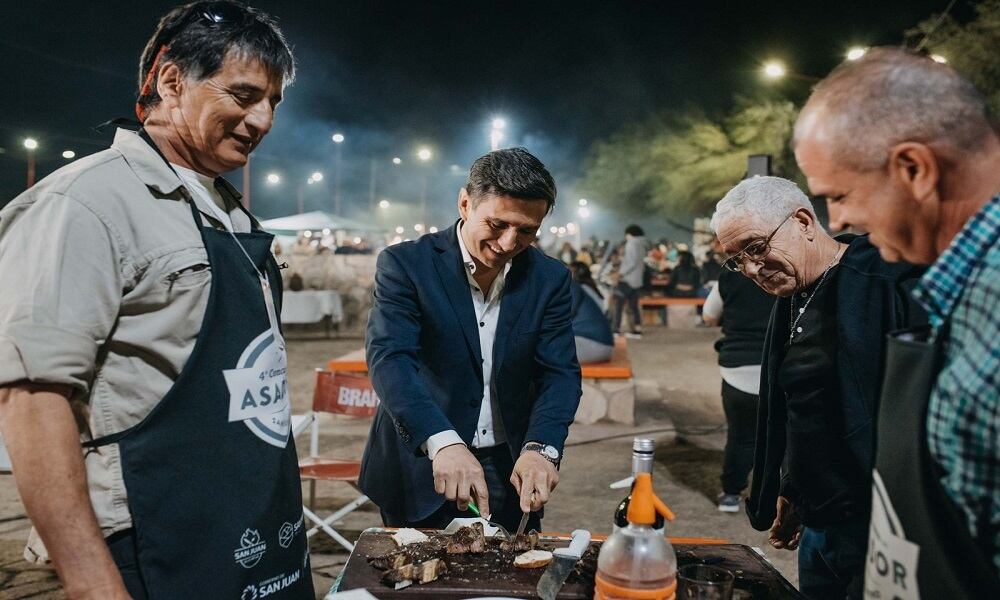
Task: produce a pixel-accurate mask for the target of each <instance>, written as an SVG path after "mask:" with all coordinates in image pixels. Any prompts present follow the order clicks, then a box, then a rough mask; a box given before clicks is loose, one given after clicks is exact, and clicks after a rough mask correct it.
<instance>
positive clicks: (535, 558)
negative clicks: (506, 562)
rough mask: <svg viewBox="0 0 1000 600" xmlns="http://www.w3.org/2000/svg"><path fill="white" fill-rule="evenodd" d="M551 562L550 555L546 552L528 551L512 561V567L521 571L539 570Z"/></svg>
mask: <svg viewBox="0 0 1000 600" xmlns="http://www.w3.org/2000/svg"><path fill="white" fill-rule="evenodd" d="M550 562H552V553H551V552H549V551H548V550H528V551H527V552H525V553H524V554H519V555H518V556H517V557H516V558H515V559H514V566H515V567H521V568H522V569H541V568H542V567H544V566H545V565H547V564H549V563H550Z"/></svg>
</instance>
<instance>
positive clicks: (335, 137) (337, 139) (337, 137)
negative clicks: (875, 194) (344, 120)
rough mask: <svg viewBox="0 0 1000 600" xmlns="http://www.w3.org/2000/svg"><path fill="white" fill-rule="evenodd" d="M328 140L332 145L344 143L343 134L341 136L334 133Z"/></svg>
mask: <svg viewBox="0 0 1000 600" xmlns="http://www.w3.org/2000/svg"><path fill="white" fill-rule="evenodd" d="M330 139H331V140H333V143H334V144H340V143H341V142H343V141H344V134H342V133H335V134H333V136H331V137H330Z"/></svg>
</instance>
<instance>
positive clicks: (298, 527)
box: [87, 190, 315, 600]
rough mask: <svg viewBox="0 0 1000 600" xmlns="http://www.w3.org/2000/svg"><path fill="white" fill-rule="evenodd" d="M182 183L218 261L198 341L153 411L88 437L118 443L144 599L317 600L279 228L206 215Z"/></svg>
mask: <svg viewBox="0 0 1000 600" xmlns="http://www.w3.org/2000/svg"><path fill="white" fill-rule="evenodd" d="M185 195H186V196H188V201H189V203H190V204H191V212H192V215H193V217H194V220H195V223H197V225H198V228H199V230H200V231H201V237H202V240H203V242H204V244H205V250H206V252H207V253H208V261H209V265H210V268H211V271H212V279H211V291H210V294H209V299H208V306H207V307H206V310H205V317H204V320H203V321H202V325H201V330H200V331H199V333H198V338H197V341H196V343H195V346H194V350H193V351H192V353H191V356H190V357H189V358H188V361H187V363H186V364H185V365H184V368H183V369H182V371H181V373H180V375H179V376H178V378H177V380H176V381H175V382H174V385H173V387H171V388H170V391H169V392H168V393H167V395H166V396H164V398H163V399H162V400H161V401H160V402H159V404H157V405H156V407H155V408H154V409H153V410H152V412H150V414H149V415H148V416H147V417H146V418H145V419H143V420H142V421H141V422H140V423H139V424H137V425H135V426H134V427H132V428H130V429H128V430H126V431H123V432H120V433H117V434H113V435H110V436H106V437H104V438H101V439H98V440H94V441H93V442H90V443H88V444H87V446H90V447H97V446H102V445H106V444H110V443H115V442H117V443H118V445H119V449H120V452H121V462H122V469H123V473H122V475H123V478H124V482H125V489H126V492H127V494H128V506H129V511H130V512H131V515H132V521H133V527H134V530H135V539H136V547H137V555H138V567H139V572H140V574H141V576H142V580H143V581H144V582H145V587H146V591H147V593H148V595H149V598H151V599H154V600H156V599H159V598H163V599H176V598H193V599H197V598H211V599H213V600H215V599H219V600H222V599H227V600H228V599H232V600H257V599H258V598H274V599H303V600H304V599H309V600H313V599H314V598H315V593H314V591H313V584H312V577H311V575H310V564H309V550H308V542H307V540H306V532H305V530H306V527H304V525H303V520H302V489H301V483H300V480H299V471H298V459H297V457H296V453H295V444H294V441H293V439H292V437H291V434H290V428H291V424H290V418H291V415H290V407H289V404H288V393H287V392H288V390H287V389H286V385H287V384H286V381H287V379H286V374H285V373H284V368H283V365H282V364H281V362H283V357H284V340H283V339H282V337H281V335H280V329H279V325H278V323H277V318H276V312H277V310H280V301H281V275H280V272H279V270H278V266H277V264H276V263H275V261H274V258H273V256H272V255H271V252H270V247H271V241H272V237H273V236H271V235H270V234H267V233H264V232H262V231H260V230H259V229H258V226H257V223H256V221H253V222H254V231H253V232H251V233H230V232H229V231H220V230H217V229H214V228H212V227H205V226H204V224H203V222H202V217H201V214H200V213H199V211H198V210H197V208H195V205H194V202H193V201H192V200H191V199H190V197H189V194H187V193H186V190H185ZM251 220H253V219H252V218H251ZM234 236H235V238H237V239H238V241H239V243H237V241H236V240H234ZM251 260H252V263H251ZM264 274H266V280H267V281H269V282H270V283H271V284H273V285H268V286H267V287H269V288H270V290H269V291H270V297H267V296H265V294H266V293H267V292H265V291H264V289H266V288H265V287H264V285H263V281H264V277H263V275H264ZM268 304H271V307H272V310H271V311H269V310H268ZM274 307H279V308H278V309H275V308H274ZM269 312H270V314H269Z"/></svg>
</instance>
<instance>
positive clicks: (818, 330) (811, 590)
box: [711, 177, 917, 600]
mask: <svg viewBox="0 0 1000 600" xmlns="http://www.w3.org/2000/svg"><path fill="white" fill-rule="evenodd" d="M711 225H712V229H713V230H714V231H715V233H716V235H717V236H718V238H719V242H720V243H721V244H722V247H723V251H724V252H726V253H727V254H728V255H729V258H727V259H726V261H725V262H724V266H725V267H726V268H727V269H729V270H733V271H740V272H742V273H743V274H744V275H746V276H747V277H749V278H750V279H752V280H754V282H756V283H757V285H759V286H760V287H761V288H762V289H763V290H764V291H765V292H767V293H769V294H772V295H774V296H777V297H778V300H777V302H775V305H774V309H773V311H772V313H771V321H770V324H769V325H768V330H767V335H766V338H765V341H764V355H763V362H762V365H761V383H760V406H759V410H758V414H757V443H756V451H755V455H754V469H753V482H752V485H751V488H750V497H749V499H748V500H747V513H748V515H749V517H750V522H751V524H752V525H753V526H754V527H755V528H756V529H758V530H761V531H763V530H765V529H769V530H770V543H771V545H772V546H773V547H775V548H785V549H788V550H795V549H796V548H798V549H799V585H800V588H801V590H802V592H803V593H804V594H805V595H806V596H808V597H810V598H820V599H826V598H831V599H833V598H836V599H838V600H843V598H845V597H848V598H860V597H861V593H862V589H861V588H862V585H861V584H862V575H863V570H864V558H865V550H866V543H867V533H868V516H869V511H870V488H871V468H872V461H873V457H872V449H873V445H874V430H873V418H874V414H875V408H876V402H877V399H878V397H879V384H880V381H881V377H880V375H881V373H880V367H881V364H882V355H883V351H884V340H885V336H886V334H887V333H888V332H889V331H891V330H894V329H898V328H900V327H903V326H905V325H906V324H907V322H908V320H909V317H910V315H909V309H910V305H908V303H907V302H906V296H905V292H904V290H903V289H902V283H903V282H904V281H905V280H907V279H909V278H912V277H915V276H916V275H917V273H915V272H914V267H912V266H910V265H907V264H905V263H897V264H889V263H886V262H884V261H883V260H882V259H881V258H880V257H879V253H878V251H877V250H876V249H875V247H874V246H872V245H871V244H870V243H869V242H868V238H867V236H841V237H838V238H837V239H834V238H833V237H831V236H830V235H829V234H828V233H827V232H826V231H825V230H824V229H823V227H822V226H821V225H820V224H819V222H818V221H817V218H816V214H815V213H814V212H813V208H812V205H811V204H810V202H809V199H808V198H807V197H806V195H805V194H803V193H802V191H801V190H799V188H798V187H797V186H796V185H795V184H794V183H793V182H791V181H788V180H786V179H781V178H778V177H755V178H752V179H747V180H745V181H743V182H741V183H740V184H739V185H737V186H736V187H734V188H733V189H732V190H730V191H729V193H727V194H726V196H725V197H724V198H723V199H722V200H721V201H720V202H719V203H718V205H717V206H716V212H715V214H714V215H713V217H712V223H711Z"/></svg>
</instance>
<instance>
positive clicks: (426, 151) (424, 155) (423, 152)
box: [417, 148, 434, 162]
mask: <svg viewBox="0 0 1000 600" xmlns="http://www.w3.org/2000/svg"><path fill="white" fill-rule="evenodd" d="M432 156H434V153H433V152H431V149H430V148H420V149H419V150H417V158H419V159H420V160H422V161H424V162H427V161H429V160H430V159H431V157H432Z"/></svg>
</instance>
